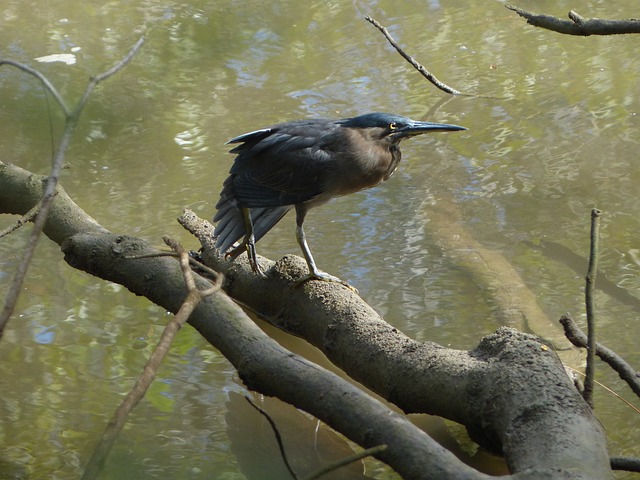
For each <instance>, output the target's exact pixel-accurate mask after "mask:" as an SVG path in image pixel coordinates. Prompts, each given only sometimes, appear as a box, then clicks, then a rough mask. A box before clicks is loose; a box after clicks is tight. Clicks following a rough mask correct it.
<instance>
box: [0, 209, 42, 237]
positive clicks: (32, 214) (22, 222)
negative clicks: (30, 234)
mask: <svg viewBox="0 0 640 480" xmlns="http://www.w3.org/2000/svg"><path fill="white" fill-rule="evenodd" d="M39 211H40V204H39V203H37V204H35V205H34V206H33V207H32V208H31V210H29V211H28V212H27V213H25V214H24V215H23V216H22V217H20V218H19V219H18V221H17V222H15V223H14V224H13V225H9V226H8V227H7V228H5V229H4V230H2V231H0V238H2V237H6V236H7V235H9V234H10V233H11V232H14V231H16V230H17V229H19V228H20V227H22V226H23V225H26V224H27V223H29V222H30V221H32V220H33V219H34V218H35V216H36V215H37V214H38V212H39Z"/></svg>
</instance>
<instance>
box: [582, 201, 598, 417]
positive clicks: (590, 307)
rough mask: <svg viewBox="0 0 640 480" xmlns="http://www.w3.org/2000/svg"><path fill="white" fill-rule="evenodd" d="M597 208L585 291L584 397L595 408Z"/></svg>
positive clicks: (594, 211)
mask: <svg viewBox="0 0 640 480" xmlns="http://www.w3.org/2000/svg"><path fill="white" fill-rule="evenodd" d="M601 214H602V212H601V211H600V210H598V209H597V208H594V209H593V210H592V211H591V236H590V238H591V247H590V250H589V268H588V270H587V276H586V279H585V280H586V287H585V291H584V295H585V305H586V308H587V368H586V372H585V373H586V377H585V381H584V392H583V395H584V399H585V400H586V401H587V403H588V404H589V405H590V406H591V408H593V384H594V381H595V368H596V365H595V362H596V312H595V305H594V301H595V300H594V295H595V289H596V275H597V273H598V254H599V252H598V248H599V247H598V244H599V238H598V237H599V235H600V215H601Z"/></svg>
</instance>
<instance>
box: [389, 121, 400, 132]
mask: <svg viewBox="0 0 640 480" xmlns="http://www.w3.org/2000/svg"><path fill="white" fill-rule="evenodd" d="M396 128H398V124H397V123H396V122H391V123H390V124H389V130H395V129H396Z"/></svg>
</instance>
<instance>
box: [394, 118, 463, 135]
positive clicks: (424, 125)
mask: <svg viewBox="0 0 640 480" xmlns="http://www.w3.org/2000/svg"><path fill="white" fill-rule="evenodd" d="M458 130H467V128H465V127H460V126H459V125H451V124H449V123H433V122H418V121H416V120H412V121H411V123H409V124H408V125H406V126H404V127H402V128H400V129H398V131H397V132H395V134H397V135H399V136H401V137H412V136H414V135H420V134H421V133H427V132H433V131H440V132H455V131H458Z"/></svg>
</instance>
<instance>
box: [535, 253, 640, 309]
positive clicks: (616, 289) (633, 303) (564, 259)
mask: <svg viewBox="0 0 640 480" xmlns="http://www.w3.org/2000/svg"><path fill="white" fill-rule="evenodd" d="M524 243H525V244H526V245H527V246H529V247H531V248H535V249H536V250H540V252H541V253H542V254H543V255H544V256H545V257H547V258H550V259H552V260H555V261H557V262H560V263H562V264H563V265H566V266H567V267H569V268H570V269H571V270H573V271H574V272H576V273H577V274H578V275H581V276H582V275H584V269H585V268H586V264H587V263H586V262H587V260H586V258H585V257H582V256H580V255H578V254H577V253H575V252H574V251H573V250H571V249H570V248H568V247H565V246H564V245H562V244H560V243H557V242H547V241H544V240H541V241H540V242H539V243H535V242H530V241H526V240H525V241H524ZM596 288H597V289H598V290H600V291H602V292H604V293H606V294H607V295H609V296H610V297H611V298H614V299H616V300H617V301H619V302H620V303H622V304H624V305H627V306H629V307H631V308H633V309H634V310H635V311H636V312H640V298H638V297H635V296H633V295H631V294H630V293H629V292H628V291H627V290H626V289H625V288H623V287H621V286H620V285H617V284H615V283H613V282H612V281H611V280H609V279H608V278H607V275H606V274H605V273H604V272H602V270H598V283H597V284H596Z"/></svg>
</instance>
